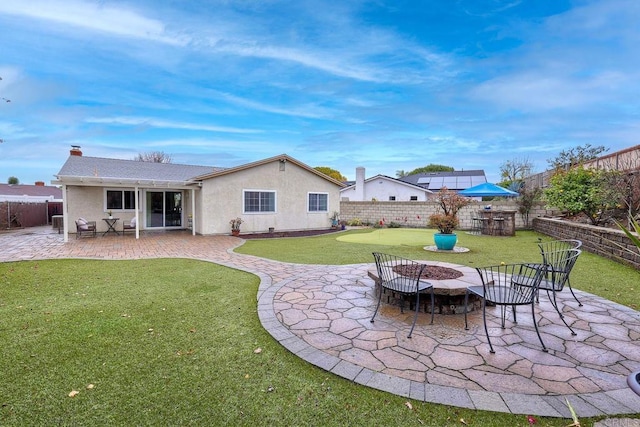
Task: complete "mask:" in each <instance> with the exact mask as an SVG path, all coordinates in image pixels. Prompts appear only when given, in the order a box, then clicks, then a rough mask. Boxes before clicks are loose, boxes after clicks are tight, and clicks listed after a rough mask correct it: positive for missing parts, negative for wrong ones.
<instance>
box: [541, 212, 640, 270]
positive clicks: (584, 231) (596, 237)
mask: <svg viewBox="0 0 640 427" xmlns="http://www.w3.org/2000/svg"><path fill="white" fill-rule="evenodd" d="M533 229H534V230H535V231H537V232H539V233H542V234H546V235H547V236H551V237H553V238H556V239H578V240H582V249H584V250H587V251H589V252H592V253H594V254H597V255H600V256H603V257H605V258H609V259H612V260H614V261H618V262H620V263H623V264H627V265H629V266H631V267H634V268H636V269H638V270H640V251H639V250H638V248H636V246H635V245H634V244H633V243H632V242H631V240H630V239H629V238H628V237H627V236H626V235H625V234H624V233H623V232H622V231H620V230H616V229H610V228H604V227H596V226H593V225H589V224H579V223H573V222H570V221H563V220H560V219H553V218H535V219H534V220H533ZM622 248H626V249H627V250H625V249H622ZM630 251H631V252H630Z"/></svg>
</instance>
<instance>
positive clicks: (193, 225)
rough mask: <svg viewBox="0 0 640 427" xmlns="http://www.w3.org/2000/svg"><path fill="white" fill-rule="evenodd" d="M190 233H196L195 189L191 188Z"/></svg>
mask: <svg viewBox="0 0 640 427" xmlns="http://www.w3.org/2000/svg"><path fill="white" fill-rule="evenodd" d="M191 235H192V236H195V235H196V190H194V189H193V188H192V189H191Z"/></svg>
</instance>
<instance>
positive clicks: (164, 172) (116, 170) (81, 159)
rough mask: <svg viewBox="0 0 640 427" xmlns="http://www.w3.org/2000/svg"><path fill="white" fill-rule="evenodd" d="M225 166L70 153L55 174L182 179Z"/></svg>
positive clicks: (179, 180) (166, 179)
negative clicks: (181, 163) (108, 157)
mask: <svg viewBox="0 0 640 427" xmlns="http://www.w3.org/2000/svg"><path fill="white" fill-rule="evenodd" d="M223 169H225V168H219V167H213V166H193V165H179V164H174V163H153V162H140V161H137V160H120V159H107V158H102V157H88V156H69V158H68V159H67V161H66V162H65V164H64V165H63V166H62V168H61V169H60V172H58V174H57V177H58V178H60V179H62V178H64V177H75V178H103V179H122V180H152V181H153V180H155V181H175V182H184V181H189V180H191V179H192V178H194V177H196V176H200V175H204V174H208V173H212V172H216V171H220V170H223Z"/></svg>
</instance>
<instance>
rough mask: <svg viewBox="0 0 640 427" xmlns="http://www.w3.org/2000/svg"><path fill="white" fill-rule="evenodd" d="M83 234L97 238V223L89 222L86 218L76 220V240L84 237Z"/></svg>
mask: <svg viewBox="0 0 640 427" xmlns="http://www.w3.org/2000/svg"><path fill="white" fill-rule="evenodd" d="M83 234H85V235H86V234H89V235H90V236H92V237H96V222H95V221H87V220H86V219H84V218H78V219H77V220H76V239H77V238H79V237H82V235H83Z"/></svg>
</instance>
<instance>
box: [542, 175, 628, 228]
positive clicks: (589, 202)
mask: <svg viewBox="0 0 640 427" xmlns="http://www.w3.org/2000/svg"><path fill="white" fill-rule="evenodd" d="M621 181H622V177H621V174H620V173H619V172H618V171H607V170H601V169H585V168H583V167H581V166H579V167H577V168H572V169H569V170H567V171H558V172H557V173H556V174H555V175H554V176H553V177H552V178H551V181H550V186H549V187H548V188H546V189H545V190H544V197H545V199H546V202H547V205H549V206H552V207H556V208H558V209H561V210H563V211H566V212H568V213H570V214H577V213H583V214H585V215H586V216H587V217H588V218H589V221H591V224H593V225H602V224H604V223H605V222H606V221H608V220H609V219H611V217H612V216H613V213H614V211H615V209H617V208H619V207H620V206H621V205H620V201H621V200H622V199H623V197H624V191H623V190H622V186H621V184H620V183H621Z"/></svg>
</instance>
